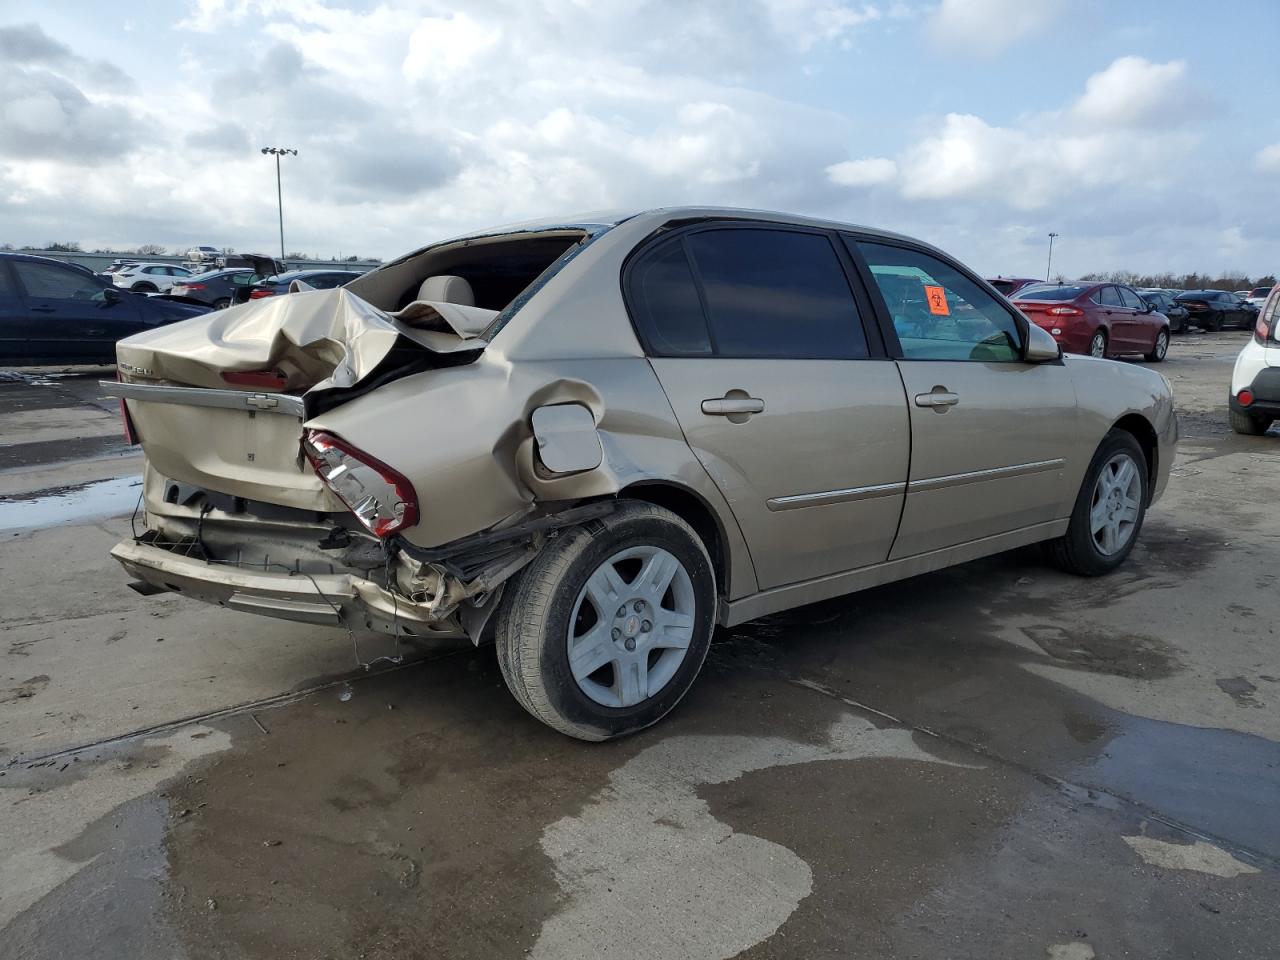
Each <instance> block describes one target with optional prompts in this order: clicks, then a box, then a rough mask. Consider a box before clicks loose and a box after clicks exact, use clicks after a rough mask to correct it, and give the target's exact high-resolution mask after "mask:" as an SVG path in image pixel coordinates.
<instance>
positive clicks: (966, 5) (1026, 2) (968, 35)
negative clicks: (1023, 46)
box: [929, 0, 1067, 56]
mask: <svg viewBox="0 0 1280 960" xmlns="http://www.w3.org/2000/svg"><path fill="white" fill-rule="evenodd" d="M1066 6H1067V4H1066V0H942V2H941V3H940V4H939V5H938V8H937V9H936V10H935V11H934V12H933V15H932V17H931V18H930V21H929V30H930V32H931V33H932V34H933V37H934V39H935V41H937V42H938V43H942V44H945V45H946V46H947V49H948V50H951V51H954V52H955V53H956V54H957V55H961V56H962V55H964V54H965V53H976V54H979V55H983V56H990V55H993V54H996V53H999V52H1000V51H1002V50H1004V49H1005V48H1006V47H1009V46H1011V45H1012V44H1014V43H1015V42H1017V41H1018V40H1021V39H1022V38H1023V37H1027V36H1030V35H1032V34H1035V33H1038V32H1040V31H1041V30H1044V29H1045V28H1046V27H1048V26H1049V25H1050V24H1052V23H1053V22H1054V21H1055V20H1056V19H1058V17H1059V16H1061V15H1062V14H1063V12H1064V11H1065V10H1066Z"/></svg>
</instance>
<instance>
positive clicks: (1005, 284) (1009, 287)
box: [987, 277, 1041, 300]
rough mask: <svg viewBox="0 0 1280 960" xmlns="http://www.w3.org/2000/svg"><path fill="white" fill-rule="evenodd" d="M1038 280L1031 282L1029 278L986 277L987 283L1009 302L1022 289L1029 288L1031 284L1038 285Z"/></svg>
mask: <svg viewBox="0 0 1280 960" xmlns="http://www.w3.org/2000/svg"><path fill="white" fill-rule="evenodd" d="M1040 282H1041V281H1039V280H1032V279H1031V278H1030V277H988V278H987V283H989V284H991V285H992V286H993V287H995V288H996V289H997V290H999V291H1000V292H1001V293H1003V294H1004V295H1005V296H1006V297H1008V298H1009V299H1010V300H1012V299H1013V297H1014V295H1015V294H1017V292H1018V291H1019V290H1021V289H1022V288H1023V287H1027V286H1030V285H1031V284H1033V283H1040Z"/></svg>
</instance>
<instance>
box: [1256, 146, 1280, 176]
mask: <svg viewBox="0 0 1280 960" xmlns="http://www.w3.org/2000/svg"><path fill="white" fill-rule="evenodd" d="M1253 163H1254V166H1256V167H1257V168H1258V169H1259V170H1265V171H1266V172H1268V173H1280V143H1273V144H1271V146H1269V147H1263V148H1262V149H1261V150H1259V151H1258V153H1257V154H1256V155H1255V156H1254V158H1253Z"/></svg>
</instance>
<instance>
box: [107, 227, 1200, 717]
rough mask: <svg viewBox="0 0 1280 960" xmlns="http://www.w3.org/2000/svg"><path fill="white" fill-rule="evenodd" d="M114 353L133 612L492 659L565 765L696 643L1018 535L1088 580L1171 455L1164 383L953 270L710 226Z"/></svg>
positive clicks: (429, 258)
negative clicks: (217, 609)
mask: <svg viewBox="0 0 1280 960" xmlns="http://www.w3.org/2000/svg"><path fill="white" fill-rule="evenodd" d="M118 358H119V370H120V378H121V379H120V382H119V383H114V382H113V383H111V384H109V385H108V388H109V390H110V391H112V392H113V393H115V394H117V395H119V396H122V397H123V398H124V399H125V401H126V410H127V416H128V419H129V422H130V426H131V429H132V430H133V431H134V432H135V433H136V435H137V436H138V437H139V438H140V440H141V443H142V445H143V447H144V449H145V452H146V455H147V460H148V464H147V469H146V482H145V523H142V524H140V525H139V528H138V530H137V532H136V535H135V536H134V537H131V538H129V539H127V540H125V541H124V542H122V543H121V544H120V545H119V546H117V547H116V548H115V550H114V555H115V556H116V557H117V558H118V559H119V560H120V562H121V563H122V564H123V565H124V567H125V568H126V569H127V570H128V571H129V573H130V574H131V575H133V576H134V577H136V578H137V579H138V580H139V581H141V583H140V584H139V585H138V586H139V587H140V588H142V589H145V590H148V591H154V590H170V591H178V592H181V593H182V594H184V595H188V596H191V597H193V598H198V599H202V600H206V601H210V602H213V603H218V604H221V605H223V606H226V607H230V608H233V609H238V610H244V611H249V612H253V613H258V614H264V615H267V616H274V617H283V618H286V619H293V620H303V621H307V622H314V623H323V624H333V625H345V626H346V627H347V628H349V629H352V630H368V629H372V630H380V631H384V632H389V633H395V634H396V635H398V636H410V635H411V636H414V637H418V638H431V637H439V638H442V639H447V638H459V637H470V638H471V640H472V641H474V642H480V641H482V640H488V639H490V638H492V639H493V640H494V641H495V642H496V645H497V655H498V660H499V663H500V666H501V669H502V674H503V676H504V678H505V679H506V681H507V684H508V686H509V687H510V689H511V691H512V693H513V694H514V696H515V697H516V699H517V700H518V701H519V702H520V703H521V704H522V705H523V706H524V707H525V709H527V710H528V711H529V712H530V713H531V714H533V715H534V716H535V717H537V718H539V719H541V720H543V721H544V722H546V723H548V724H550V725H551V726H553V727H554V728H556V729H557V730H560V731H563V732H565V733H567V734H569V735H571V736H575V737H580V738H583V739H589V740H601V739H607V738H609V737H613V736H617V735H621V734H625V733H628V732H630V731H634V730H637V729H640V728H642V727H645V726H647V725H649V724H651V723H653V722H655V721H657V720H658V719H659V718H661V717H662V716H663V715H665V714H666V713H667V712H668V711H669V710H671V709H672V708H673V707H674V706H675V705H676V703H677V702H678V701H679V700H680V698H681V697H682V696H683V695H684V694H685V692H686V691H687V690H688V689H689V687H690V685H691V684H692V682H693V680H694V678H695V676H696V675H697V673H698V671H699V668H700V667H701V665H702V662H703V659H704V658H705V656H706V653H707V649H708V646H709V643H710V640H711V634H712V631H713V628H714V626H715V625H716V624H717V623H718V624H722V625H726V626H732V625H734V624H738V623H742V622H743V621H746V620H750V619H752V618H755V617H760V616H763V615H765V614H770V613H774V612H777V611H780V610H785V609H788V608H791V607H796V606H799V605H802V604H807V603H812V602H814V601H818V600H824V599H827V598H830V597H836V596H839V595H842V594H846V593H850V592H852V591H855V590H860V589H863V588H866V587H871V586H875V585H877V584H882V583H887V582H889V581H893V580H898V579H902V578H904V577H910V576H915V575H917V574H921V573H925V572H928V571H931V570H936V569H939V568H941V567H946V566H949V565H952V564H957V563H962V562H964V561H967V560H971V559H974V558H976V557H981V556H984V555H988V554H992V553H996V552H999V551H1003V550H1008V549H1010V548H1013V547H1019V546H1023V545H1026V544H1030V543H1036V542H1042V543H1044V544H1046V548H1047V551H1048V553H1049V554H1050V556H1051V557H1052V558H1053V559H1054V560H1055V561H1056V562H1057V563H1059V564H1060V565H1062V566H1063V567H1065V568H1066V569H1068V570H1071V571H1074V572H1076V573H1079V574H1083V575H1096V574H1103V573H1106V572H1107V571H1109V570H1111V569H1113V568H1115V567H1116V566H1117V565H1118V564H1120V563H1121V562H1123V560H1124V559H1125V557H1126V556H1127V555H1128V553H1129V551H1130V550H1131V549H1132V548H1133V545H1134V542H1135V540H1136V539H1137V537H1138V535H1139V531H1140V530H1141V527H1142V521H1143V516H1144V512H1145V510H1146V509H1147V507H1148V506H1149V505H1150V504H1151V503H1152V502H1153V501H1154V500H1155V499H1156V498H1157V497H1158V496H1159V495H1160V493H1161V492H1162V490H1163V488H1164V486H1165V483H1166V481H1167V479H1168V476H1169V468H1170V465H1171V463H1172V461H1173V454H1174V444H1175V441H1176V438H1177V423H1176V420H1175V416H1174V411H1173V404H1172V398H1171V395H1170V389H1169V384H1168V382H1167V381H1166V380H1165V379H1164V378H1163V377H1161V376H1160V375H1159V374H1157V373H1155V372H1154V371H1151V370H1148V369H1144V368H1142V367H1139V366H1133V365H1128V364H1122V363H1117V362H1113V361H1106V360H1096V359H1092V358H1089V357H1077V356H1071V357H1064V356H1063V355H1062V354H1061V352H1060V350H1059V349H1058V346H1057V345H1056V344H1055V343H1054V341H1053V339H1052V338H1051V337H1050V336H1049V335H1048V334H1047V333H1045V332H1044V331H1042V330H1040V329H1039V328H1037V327H1036V326H1034V325H1032V324H1029V323H1028V322H1027V320H1026V319H1025V318H1024V317H1023V316H1022V315H1021V314H1019V313H1018V312H1017V311H1016V310H1015V309H1013V308H1012V307H1011V306H1010V304H1009V303H1008V302H1007V301H1006V300H1005V299H1004V298H1003V297H1001V296H1000V295H999V294H997V293H996V292H995V291H994V290H993V289H992V288H991V287H990V286H989V285H988V284H987V283H986V282H985V281H983V280H981V279H979V278H978V277H977V276H976V275H975V274H974V273H973V272H972V271H970V270H968V269H967V268H965V267H964V266H962V265H961V264H960V263H958V262H957V261H955V260H954V259H952V258H951V257H949V256H948V255H947V254H945V253H943V252H942V251H940V250H937V249H935V248H933V247H931V246H929V245H927V244H924V243H921V242H919V241H916V240H912V239H910V238H908V237H903V236H898V235H895V234H891V233H885V232H883V231H878V230H871V229H868V228H865V227H857V226H851V225H846V224H841V223H832V222H828V221H823V220H815V219H809V218H804V217H795V216H788V215H783V214H776V213H764V212H754V211H744V210H735V209H722V208H679V209H660V210H650V211H645V212H641V213H632V214H625V215H623V214H603V215H585V216H575V217H566V218H559V219H556V220H551V221H546V222H538V223H528V224H522V225H518V226H513V227H506V228H500V229H496V230H493V231H487V232H483V233H477V234H474V235H470V236H466V237H461V238H458V239H455V240H450V241H447V242H443V243H439V244H435V245H433V246H430V247H427V248H425V249H422V250H419V251H417V252H415V253H412V254H409V255H408V256H405V257H403V258H401V259H399V260H397V261H395V262H393V263H389V264H387V265H385V266H383V267H381V268H379V269H377V270H374V271H373V272H371V273H369V274H367V275H365V276H363V277H361V278H359V279H357V280H355V281H353V282H351V283H349V284H347V285H346V286H345V287H344V288H341V289H338V290H328V291H317V292H303V293H298V294H295V295H293V296H289V297H278V298H270V299H268V300H265V301H260V302H254V303H250V304H246V305H244V306H240V307H233V308H231V309H229V310H226V311H222V312H220V313H218V314H211V315H209V316H207V317H201V318H198V319H196V320H192V321H189V322H186V323H182V324H178V325H175V326H171V327H166V328H163V329H161V330H157V331H155V332H152V333H148V334H144V335H140V336H136V337H132V338H130V339H128V340H126V341H124V342H122V343H121V344H120V346H119V350H118Z"/></svg>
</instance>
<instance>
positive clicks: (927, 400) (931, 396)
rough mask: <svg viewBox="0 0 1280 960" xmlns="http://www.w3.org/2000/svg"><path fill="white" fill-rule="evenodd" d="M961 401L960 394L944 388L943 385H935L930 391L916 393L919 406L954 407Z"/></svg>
mask: <svg viewBox="0 0 1280 960" xmlns="http://www.w3.org/2000/svg"><path fill="white" fill-rule="evenodd" d="M959 402H960V395H959V394H956V393H951V392H950V391H949V390H944V389H942V388H941V387H934V388H933V390H932V391H931V392H930V393H917V394H916V406H917V407H934V408H935V409H937V408H943V409H945V408H947V407H954V406H955V405H956V404H957V403H959Z"/></svg>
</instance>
